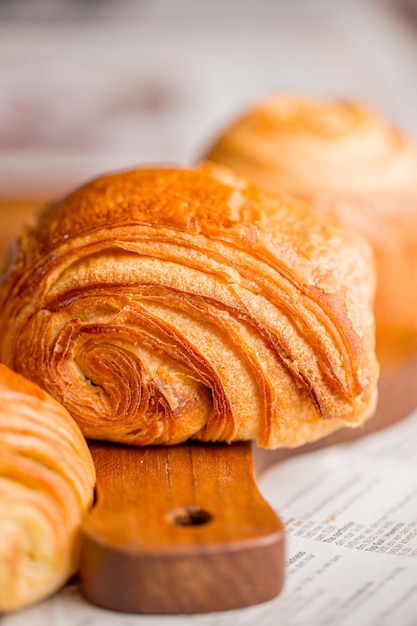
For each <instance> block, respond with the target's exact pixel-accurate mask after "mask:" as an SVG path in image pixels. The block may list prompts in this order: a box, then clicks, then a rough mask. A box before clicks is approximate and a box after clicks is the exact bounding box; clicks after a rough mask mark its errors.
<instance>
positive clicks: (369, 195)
mask: <svg viewBox="0 0 417 626" xmlns="http://www.w3.org/2000/svg"><path fill="white" fill-rule="evenodd" d="M208 158H209V159H210V160H212V161H215V162H217V163H222V164H225V165H227V166H230V167H232V168H233V169H235V170H236V171H237V172H240V173H241V174H243V175H244V176H246V177H248V178H249V179H250V180H253V181H254V182H255V183H256V184H258V185H259V186H261V187H263V188H264V189H267V190H269V191H272V192H279V193H285V192H290V193H292V194H296V195H297V196H299V197H302V198H305V199H307V200H308V201H311V202H312V204H313V205H314V206H315V207H316V208H317V210H318V211H320V212H321V213H324V214H326V215H333V216H336V217H337V218H338V219H340V220H342V222H343V223H345V224H348V225H349V226H352V227H354V228H356V229H357V230H358V231H360V232H361V233H362V234H363V235H365V237H367V239H368V241H369V242H370V243H371V245H372V247H373V250H374V253H375V257H376V263H377V272H378V287H377V294H376V303H375V311H376V323H377V329H378V332H379V334H380V336H381V338H382V339H383V337H384V335H385V334H391V335H392V334H394V335H395V334H399V335H401V334H404V333H411V334H414V335H415V334H417V247H416V241H417V149H416V147H415V145H414V144H413V143H412V142H411V141H409V140H408V139H407V138H406V137H405V136H404V134H402V133H400V132H399V131H398V130H397V129H396V128H394V127H392V126H391V125H390V124H388V123H387V122H386V121H385V120H383V119H382V118H381V117H379V116H378V115H377V114H375V113H374V112H373V111H372V110H370V109H369V108H368V107H366V106H363V105H360V104H358V103H354V102H345V101H330V100H329V101H325V100H311V99H310V100H309V99H303V98H296V97H289V96H276V97H273V98H271V99H269V100H266V101H265V102H261V103H259V104H258V105H256V106H255V107H254V108H253V109H252V110H250V111H248V112H247V113H245V114H244V115H242V116H241V117H240V118H239V119H237V120H236V121H235V122H234V123H233V124H232V125H231V127H230V128H228V129H227V130H226V131H225V132H224V133H223V135H222V136H221V137H220V138H219V139H218V141H217V143H216V145H215V146H213V148H212V149H211V151H210V153H209V156H208Z"/></svg>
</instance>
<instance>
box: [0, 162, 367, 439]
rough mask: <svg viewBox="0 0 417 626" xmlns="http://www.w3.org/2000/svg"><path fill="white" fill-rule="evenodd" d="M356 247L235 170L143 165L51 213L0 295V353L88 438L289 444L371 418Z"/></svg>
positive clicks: (27, 237)
mask: <svg viewBox="0 0 417 626" xmlns="http://www.w3.org/2000/svg"><path fill="white" fill-rule="evenodd" d="M373 294H374V271H373V265H372V260H371V255H370V251H369V249H368V247H367V245H366V244H365V243H364V242H362V240H360V239H358V238H357V237H356V236H354V235H352V234H350V233H348V232H345V231H343V230H341V229H340V228H339V227H338V226H336V225H335V224H333V223H330V222H329V221H324V220H322V219H321V218H319V217H317V216H316V215H315V214H314V213H313V212H312V211H311V210H310V209H309V207H307V206H306V205H304V204H302V203H300V202H295V201H293V200H290V199H284V198H275V197H269V196H267V195H264V194H262V193H260V192H259V191H258V190H257V189H256V188H255V187H253V186H252V185H250V184H248V183H247V182H246V181H245V180H244V179H241V178H239V177H236V176H235V175H234V174H232V173H231V172H230V171H229V170H227V169H224V168H220V167H216V166H210V165H205V166H202V167H201V168H200V169H196V170H186V169H174V168H172V169H169V168H167V169H139V170H136V171H129V172H124V173H118V174H113V175H107V176H104V177H102V178H99V179H97V180H95V181H93V182H91V183H89V184H87V185H85V186H84V187H82V188H81V189H79V190H77V191H75V192H74V193H72V194H71V195H69V196H68V197H66V198H65V199H64V200H62V201H61V202H58V203H57V204H55V205H53V206H50V207H49V208H47V209H46V210H45V211H44V213H43V214H42V215H41V216H40V217H39V219H38V221H37V223H36V224H35V225H33V226H32V227H31V228H27V229H26V230H25V231H24V232H23V233H22V234H21V237H20V240H19V242H18V246H17V251H16V256H15V258H14V259H13V260H12V261H11V263H10V266H9V268H8V270H7V272H6V275H5V277H4V282H3V287H2V290H1V315H0V336H1V337H2V340H1V345H0V357H1V360H3V361H4V362H5V363H6V364H8V365H9V366H10V367H12V368H14V369H16V370H17V371H19V372H21V373H22V374H24V375H25V376H27V377H28V378H30V379H31V380H33V381H35V382H37V383H38V384H39V385H41V386H43V387H44V388H45V389H46V390H47V391H49V392H50V393H51V394H52V395H53V396H54V397H55V398H56V399H58V400H59V401H60V402H61V403H62V404H63V405H65V407H67V409H68V410H69V412H70V413H71V415H73V416H74V418H75V419H76V420H77V422H78V424H79V425H80V427H81V429H82V431H83V433H84V434H85V435H86V436H87V437H91V438H97V439H106V440H112V441H117V442H127V443H133V444H137V445H145V444H174V443H177V442H180V441H184V440H186V439H189V438H196V439H199V440H203V441H227V442H231V441H234V440H242V439H244V440H248V439H255V440H256V441H257V442H258V444H259V445H261V446H263V447H267V448H275V447H279V446H296V445H300V444H303V443H304V442H306V441H311V440H314V439H317V438H319V437H321V436H323V435H325V434H327V433H329V432H332V431H333V430H335V429H337V428H339V427H340V426H342V425H345V424H347V425H351V426H357V425H359V424H361V423H362V422H363V421H364V420H365V419H366V418H367V417H369V416H370V415H371V414H372V412H373V410H374V406H375V400H376V380H377V375H378V366H377V363H376V359H375V354H374V320H373V314H372V299H373Z"/></svg>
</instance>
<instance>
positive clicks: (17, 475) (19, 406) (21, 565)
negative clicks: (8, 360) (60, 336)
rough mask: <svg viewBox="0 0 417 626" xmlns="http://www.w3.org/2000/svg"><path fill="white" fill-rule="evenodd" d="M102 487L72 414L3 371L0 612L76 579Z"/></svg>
mask: <svg viewBox="0 0 417 626" xmlns="http://www.w3.org/2000/svg"><path fill="white" fill-rule="evenodd" d="M94 482H95V471H94V466H93V462H92V459H91V456H90V453H89V450H88V447H87V444H86V442H85V439H84V437H83V436H82V434H81V432H80V430H79V428H78V426H77V425H76V423H75V422H74V420H73V419H72V418H71V416H70V415H69V414H68V412H67V411H66V410H65V409H64V408H63V407H61V406H60V405H59V404H58V402H56V401H55V400H54V399H53V398H51V397H50V396H49V395H48V394H47V393H45V391H43V390H42V389H40V388H39V387H37V386H36V385H35V384H33V383H32V382H30V381H28V380H25V379H24V378H23V377H22V376H20V375H19V374H16V373H15V372H12V371H11V370H9V369H8V368H7V367H5V366H4V365H0V612H6V611H13V610H17V609H21V608H24V607H26V606H28V605H30V604H32V603H33V602H36V601H38V600H40V599H42V598H44V597H46V596H48V595H49V594H50V593H52V592H54V591H56V590H57V589H58V588H59V587H61V586H62V585H63V584H64V583H65V582H66V581H67V580H68V579H69V578H70V577H71V576H72V574H74V572H75V571H76V569H77V565H78V540H79V537H78V532H79V529H80V526H81V522H82V519H83V516H84V514H85V512H86V511H87V509H88V508H89V507H90V505H91V503H92V499H93V490H94Z"/></svg>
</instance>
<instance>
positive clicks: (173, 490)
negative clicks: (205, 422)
mask: <svg viewBox="0 0 417 626" xmlns="http://www.w3.org/2000/svg"><path fill="white" fill-rule="evenodd" d="M91 449H92V453H93V458H94V461H95V465H96V470H97V503H96V506H95V508H94V509H93V512H92V514H91V516H90V517H89V519H88V520H87V522H86V524H85V527H84V533H83V541H82V552H81V555H82V558H81V572H80V584H81V590H82V593H83V594H84V596H85V597H86V598H87V599H88V600H90V601H91V602H93V603H94V604H98V605H99V606H102V607H105V608H108V609H113V610H118V611H126V612H135V613H158V614H161V613H171V614H175V613H200V612H208V611H219V610H225V609H233V608H239V607H244V606H249V605H253V604H258V603H261V602H264V601H266V600H269V599H271V598H273V597H274V596H276V595H277V594H278V593H279V592H280V590H281V588H282V585H283V580H284V568H285V549H284V530H283V526H282V523H281V521H280V520H279V518H278V517H277V516H276V514H275V513H274V511H273V510H272V509H271V507H270V506H269V505H268V504H267V503H266V502H265V500H264V499H263V498H262V496H261V495H260V493H259V491H258V488H257V486H256V482H255V477H254V470H253V464H252V454H251V447H250V444H249V443H237V444H233V445H227V444H199V443H190V444H182V445H177V446H172V447H163V446H161V447H147V448H128V447H123V446H117V445H111V444H104V443H103V444H99V443H93V444H91Z"/></svg>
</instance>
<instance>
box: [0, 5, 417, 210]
mask: <svg viewBox="0 0 417 626" xmlns="http://www.w3.org/2000/svg"><path fill="white" fill-rule="evenodd" d="M278 91H284V92H295V93H298V94H305V95H318V96H321V95H323V96H335V97H343V98H358V99H360V100H364V101H366V102H368V103H370V104H372V105H373V106H374V107H376V108H377V109H379V110H380V111H381V112H382V113H383V114H384V115H386V116H388V117H389V118H391V119H392V120H393V122H395V123H396V124H398V125H400V126H402V127H403V128H404V129H405V130H407V132H409V133H411V134H412V135H414V136H415V137H417V0H207V1H206V2H201V1H199V0H113V1H112V0H0V200H3V201H9V202H10V201H14V202H22V201H33V200H36V201H37V200H43V199H49V198H50V197H52V196H54V195H56V194H60V193H63V192H65V191H66V190H68V189H69V188H71V187H72V186H74V185H77V184H79V183H81V182H83V181H85V180H86V179H88V178H91V177H92V176H95V175H96V174H98V173H101V172H103V171H108V170H114V169H119V168H125V167H131V166H134V165H141V164H145V163H146V164H148V163H178V164H192V163H193V162H196V161H198V160H199V158H200V156H201V155H202V154H203V153H204V151H205V150H206V149H207V147H208V146H209V145H210V144H211V142H212V140H213V138H214V137H215V136H216V135H217V134H218V133H219V132H220V131H221V130H222V128H223V127H224V126H225V125H227V123H228V122H229V121H230V120H231V119H232V118H233V117H234V116H235V115H237V114H238V113H240V112H241V111H242V110H243V109H245V108H246V107H247V106H249V105H250V104H252V103H254V102H256V101H257V100H259V99H260V98H263V97H265V96H268V95H270V94H271V93H273V92H278Z"/></svg>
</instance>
